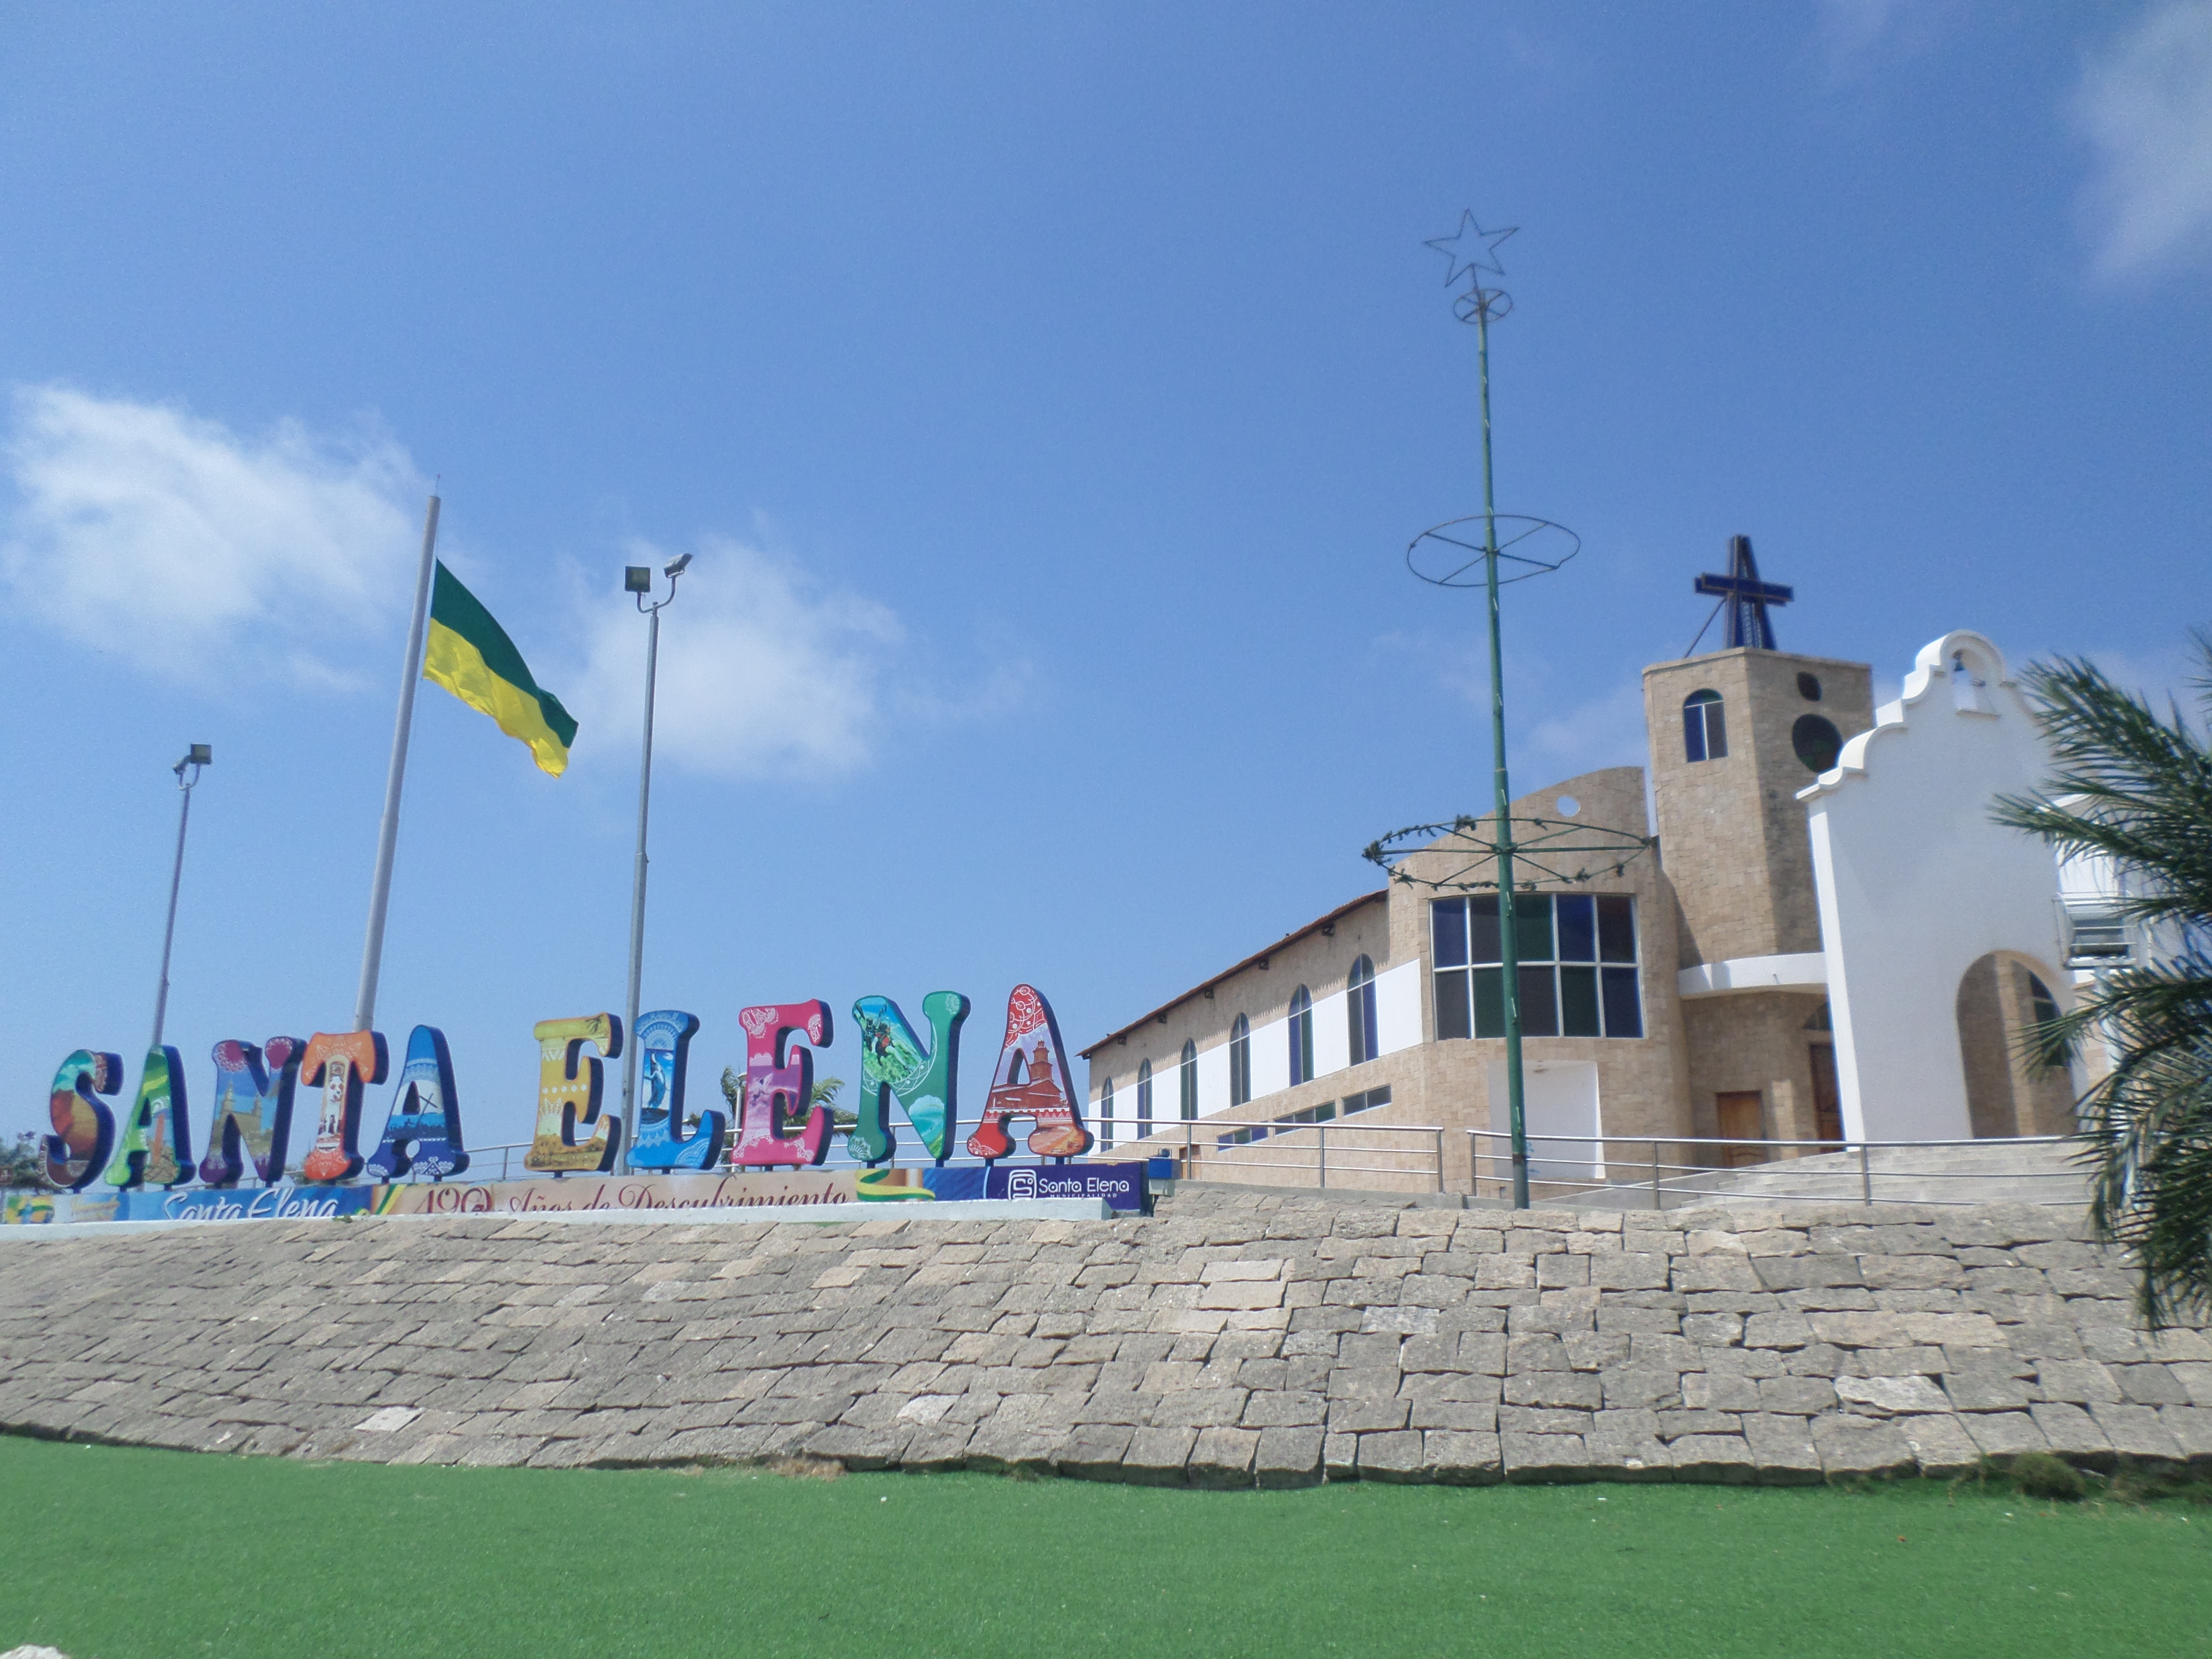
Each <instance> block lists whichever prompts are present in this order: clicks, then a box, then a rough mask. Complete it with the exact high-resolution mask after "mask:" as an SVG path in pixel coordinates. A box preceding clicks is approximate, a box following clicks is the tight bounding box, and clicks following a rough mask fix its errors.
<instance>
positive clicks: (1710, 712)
mask: <svg viewBox="0 0 2212 1659" xmlns="http://www.w3.org/2000/svg"><path fill="white" fill-rule="evenodd" d="M1682 752H1683V753H1684V754H1685V755H1686V756H1688V757H1690V758H1691V759H1692V760H1693V761H1705V760H1726V759H1727V758H1728V720H1727V717H1726V716H1725V715H1723V713H1722V712H1721V694H1720V693H1719V692H1717V691H1716V690H1712V689H1711V687H1707V688H1706V689H1705V690H1702V691H1692V692H1691V693H1690V695H1689V696H1686V697H1685V698H1683V699H1682Z"/></svg>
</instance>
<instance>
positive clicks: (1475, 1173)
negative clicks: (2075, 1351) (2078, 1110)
mask: <svg viewBox="0 0 2212 1659" xmlns="http://www.w3.org/2000/svg"><path fill="white" fill-rule="evenodd" d="M1466 1133H1467V1136H1468V1163H1469V1168H1470V1173H1471V1175H1472V1177H1473V1180H1474V1188H1475V1190H1476V1191H1477V1192H1480V1189H1481V1187H1482V1183H1483V1181H1484V1180H1485V1178H1486V1177H1485V1176H1484V1172H1483V1166H1484V1165H1485V1164H1489V1165H1490V1166H1491V1169H1492V1174H1491V1175H1490V1176H1489V1177H1488V1178H1489V1179H1490V1180H1492V1181H1493V1182H1497V1183H1498V1184H1499V1185H1500V1186H1503V1184H1504V1176H1502V1175H1500V1174H1498V1173H1497V1171H1498V1170H1499V1168H1500V1167H1501V1166H1502V1165H1503V1164H1504V1162H1505V1160H1506V1158H1507V1157H1508V1156H1509V1154H1507V1153H1504V1152H1496V1151H1486V1150H1485V1148H1484V1143H1485V1142H1504V1143H1507V1145H1508V1146H1510V1141H1511V1137H1510V1136H1509V1135H1506V1134H1504V1133H1501V1132H1499V1131H1498V1130H1495V1129H1469V1130H1468V1131H1466ZM1524 1139H1525V1140H1526V1141H1527V1143H1528V1145H1529V1146H1531V1147H1532V1148H1534V1147H1537V1146H1553V1147H1559V1148H1562V1149H1579V1150H1578V1151H1573V1150H1570V1151H1565V1152H1554V1153H1553V1154H1551V1155H1550V1156H1549V1157H1539V1158H1533V1159H1532V1160H1531V1162H1532V1164H1534V1165H1536V1170H1535V1178H1536V1182H1537V1184H1538V1185H1539V1186H1540V1187H1548V1188H1565V1189H1566V1192H1567V1193H1568V1194H1569V1195H1570V1196H1569V1199H1568V1201H1573V1200H1574V1199H1575V1198H1577V1197H1583V1198H1586V1197H1587V1196H1588V1195H1589V1194H1595V1193H1606V1192H1620V1191H1624V1190H1626V1189H1627V1188H1632V1187H1640V1188H1645V1189H1647V1190H1648V1191H1649V1193H1650V1207H1651V1208H1653V1209H1655V1210H1656V1209H1664V1208H1666V1207H1667V1202H1668V1198H1669V1196H1670V1195H1671V1196H1674V1197H1677V1198H1682V1199H1699V1200H1708V1201H1711V1200H1729V1199H1740V1200H1749V1201H1754V1202H1778V1201H1797V1202H1808V1203H1833V1202H1835V1201H1836V1200H1837V1199H1838V1198H1839V1197H1841V1196H1843V1194H1839V1193H1838V1192H1836V1191H1835V1190H1833V1189H1832V1185H1833V1182H1834V1180H1835V1179H1836V1178H1837V1177H1841V1178H1843V1179H1845V1180H1848V1179H1849V1178H1850V1176H1854V1175H1856V1176H1857V1187H1858V1199H1859V1201H1860V1202H1861V1203H1863V1204H1872V1203H1874V1202H1875V1191H1876V1182H1877V1181H1878V1180H1887V1181H1892V1182H1896V1181H1911V1182H1920V1183H1926V1184H1929V1185H1940V1184H1941V1183H1943V1182H1991V1181H2002V1182H2028V1183H2033V1182H2067V1183H2069V1187H2070V1188H2071V1190H2069V1192H2068V1193H2067V1194H2065V1195H2064V1196H2063V1197H2054V1198H2026V1197H2023V1198H2016V1199H2013V1200H2010V1201H2014V1202H2021V1203H2040V1204H2061V1203H2063V1204H2069V1205H2073V1204H2078V1203H2080V1202H2081V1190H2080V1188H2081V1182H2082V1178H2083V1177H2082V1175H2081V1171H2080V1170H2075V1169H2057V1170H2054V1169H2050V1168H2047V1167H2043V1168H2038V1167H2024V1166H2022V1165H2021V1164H2004V1163H1997V1164H1992V1165H1990V1166H1986V1167H1984V1168H1981V1169H1975V1170H1942V1169H1929V1168H1924V1167H1923V1168H1914V1167H1911V1156H1912V1155H1913V1154H1916V1153H1925V1152H1940V1151H1942V1150H1945V1149H1949V1148H1960V1147H1972V1148H1976V1149H1978V1150H1981V1151H1984V1152H1991V1153H1998V1154H2002V1152H2004V1151H2007V1150H2012V1151H2025V1150H2027V1149H2030V1148H2052V1147H2058V1146H2067V1145H2069V1144H2070V1145H2080V1144H2083V1143H2081V1142H2080V1141H2079V1139H2078V1138H2077V1137H2075V1136H2070V1135H2021V1136H2014V1137H2005V1138H2002V1139H1997V1138H1988V1139H1963V1140H1961V1139H1929V1140H1857V1141H1834V1140H1782V1139H1776V1140H1765V1139H1760V1140H1751V1139H1735V1138H1731V1137H1726V1136H1713V1135H1545V1134H1533V1135H1528V1136H1526V1137H1524ZM1706 1146H1716V1147H1725V1148H1728V1149H1729V1150H1730V1151H1732V1152H1745V1151H1747V1150H1752V1151H1763V1150H1765V1149H1767V1148H1780V1147H1808V1148H1813V1149H1815V1150H1814V1151H1812V1152H1808V1153H1804V1154H1801V1155H1799V1156H1796V1157H1786V1158H1772V1157H1761V1158H1752V1159H1749V1160H1747V1161H1745V1162H1743V1163H1740V1164H1720V1163H1717V1162H1714V1161H1711V1160H1706V1161H1702V1162H1698V1163H1674V1162H1671V1161H1669V1160H1668V1159H1665V1158H1662V1157H1661V1156H1660V1149H1661V1148H1662V1147H1667V1148H1670V1149H1671V1148H1692V1147H1706ZM1613 1147H1622V1148H1628V1149H1638V1150H1640V1152H1642V1154H1643V1155H1642V1156H1640V1157H1633V1158H1623V1157H1620V1156H1618V1155H1616V1154H1613V1153H1612V1152H1610V1151H1609V1150H1608V1149H1610V1148H1613ZM1878 1152H1887V1153H1893V1154H1904V1155H1905V1158H1903V1159H1900V1158H1896V1157H1891V1158H1881V1159H1877V1158H1876V1157H1875V1154H1876V1153H1878ZM1815 1160H1818V1162H1817V1163H1815ZM1577 1164H1578V1165H1580V1166H1582V1167H1583V1169H1585V1170H1588V1171H1589V1174H1586V1175H1580V1176H1577V1175H1575V1174H1573V1173H1571V1167H1572V1166H1575V1165H1577ZM1807 1164H1814V1167H1813V1168H1811V1169H1807V1168H1806V1167H1805V1166H1806V1165H1807ZM1547 1166H1548V1167H1547ZM1616 1166H1619V1167H1620V1168H1622V1169H1623V1170H1626V1169H1627V1168H1629V1167H1633V1168H1634V1169H1635V1170H1636V1174H1635V1175H1634V1176H1632V1177H1631V1178H1627V1179H1616V1178H1613V1169H1614V1168H1615V1167H1616ZM1793 1172H1794V1173H1796V1174H1797V1175H1799V1176H1802V1177H1804V1178H1806V1179H1805V1180H1802V1181H1801V1182H1798V1183H1796V1184H1811V1183H1818V1182H1820V1179H1821V1177H1824V1176H1826V1177H1828V1178H1829V1181H1830V1185H1831V1189H1830V1190H1827V1191H1822V1192H1797V1191H1784V1190H1777V1183H1778V1182H1779V1183H1788V1182H1789V1181H1790V1175H1791V1174H1792V1173H1793ZM1716 1183H1725V1184H1722V1185H1716ZM1902 1201H1905V1202H1911V1203H1919V1204H1972V1203H1984V1202H1988V1201H1990V1200H1988V1199H1987V1198H1986V1197H1982V1198H1975V1197H1966V1198H1958V1199H1945V1198H1936V1197H1934V1196H1931V1195H1929V1194H1926V1193H1925V1192H1921V1193H1917V1194H1914V1195H1913V1196H1911V1197H1910V1198H1908V1199H1905V1200H1902Z"/></svg>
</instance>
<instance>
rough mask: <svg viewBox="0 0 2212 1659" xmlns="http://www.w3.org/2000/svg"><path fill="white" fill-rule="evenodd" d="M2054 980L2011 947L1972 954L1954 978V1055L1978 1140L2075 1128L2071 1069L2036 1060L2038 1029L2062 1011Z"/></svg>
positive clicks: (2048, 973) (2056, 978)
mask: <svg viewBox="0 0 2212 1659" xmlns="http://www.w3.org/2000/svg"><path fill="white" fill-rule="evenodd" d="M2054 982H2057V983H2063V981H2061V980H2059V977H2058V975H2055V974H2053V973H2052V972H2051V969H2048V968H2045V967H2044V966H2043V965H2042V964H2041V963H2037V962H2034V961H2033V960H2031V959H2030V958H2028V957H2024V956H2021V955H2018V954H2016V953H2015V952H2013V951H1991V952H1990V953H1989V954H1988V955H1987V956H1984V957H1979V958H1978V959H1977V960H1976V961H1975V963H1973V965H1972V967H1970V968H1968V969H1966V973H1965V974H1964V975H1961V976H1960V981H1959V994H1958V1002H1957V1010H1956V1012H1957V1016H1958V1022H1959V1058H1960V1061H1961V1062H1962V1064H1963V1066H1964V1069H1965V1071H1966V1115H1967V1118H1968V1121H1970V1122H1972V1125H1973V1131H1974V1135H1975V1138H1976V1139H1987V1138H1990V1137H1998V1136H2010V1135H2060V1134H2071V1133H2073V1132H2074V1129H2075V1113H2074V1099H2075V1089H2074V1077H2073V1073H2072V1071H2071V1070H2070V1069H2069V1068H2068V1067H2067V1066H2045V1065H2044V1064H2042V1062H2041V1060H2040V1059H2039V1046H2040V1045H2039V1033H2040V1031H2041V1030H2042V1028H2043V1027H2044V1026H2045V1025H2046V1024H2048V1023H2049V1022H2051V1021H2052V1020H2054V1019H2056V1018H2058V1016H2059V1013H2060V1012H2061V1009H2060V1006H2059V1000H2058V994H2057V992H2056V991H2054V990H2053V989H2052V986H2053V984H2054Z"/></svg>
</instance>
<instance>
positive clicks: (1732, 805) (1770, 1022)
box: [1644, 536, 1874, 1139]
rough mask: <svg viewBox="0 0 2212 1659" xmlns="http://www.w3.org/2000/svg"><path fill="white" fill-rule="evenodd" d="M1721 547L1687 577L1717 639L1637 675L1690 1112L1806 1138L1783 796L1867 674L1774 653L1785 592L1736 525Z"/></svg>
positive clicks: (1813, 1080)
mask: <svg viewBox="0 0 2212 1659" xmlns="http://www.w3.org/2000/svg"><path fill="white" fill-rule="evenodd" d="M1696 591H1697V592H1699V593H1702V594H1705V595H1708V596H1711V597H1714V598H1716V599H1717V601H1718V602H1717V604H1716V605H1715V606H1714V609H1713V613H1712V615H1711V616H1710V617H1707V618H1706V627H1708V628H1710V627H1711V625H1712V623H1713V622H1714V621H1715V620H1716V619H1717V617H1719V616H1720V615H1721V614H1722V613H1723V611H1725V612H1726V613H1727V617H1728V626H1727V629H1726V634H1725V640H1726V643H1725V644H1724V645H1723V647H1722V648H1721V649H1719V650H1717V651H1710V652H1706V653H1704V654H1703V655H1696V654H1691V655H1686V656H1684V657H1682V658H1680V659H1678V660H1676V661H1674V662H1662V663H1654V664H1653V665H1651V666H1650V667H1648V668H1646V669H1645V670H1644V725H1645V729H1646V732H1647V733H1648V734H1649V741H1650V756H1651V784H1652V794H1653V797H1654V804H1655V805H1656V809H1657V818H1658V830H1659V856H1660V860H1661V863H1662V868H1663V869H1664V871H1665V873H1666V877H1667V880H1668V884H1669V885H1670V886H1671V887H1672V888H1673V890H1674V898H1675V904H1676V921H1677V926H1678V930H1679V935H1680V960H1681V964H1682V968H1683V970H1684V971H1683V973H1682V975H1681V978H1682V987H1681V989H1682V996H1683V1003H1682V1010H1683V1019H1684V1035H1685V1037H1686V1041H1687V1043H1688V1046H1689V1051H1690V1052H1689V1060H1690V1083H1691V1100H1692V1115H1693V1121H1695V1123H1696V1124H1697V1126H1698V1127H1697V1129H1696V1133H1698V1134H1699V1135H1708V1136H1709V1135H1723V1134H1724V1135H1737V1134H1740V1133H1741V1134H1742V1135H1744V1136H1746V1138H1760V1137H1764V1138H1767V1139H1817V1138H1820V1133H1821V1132H1820V1124H1819V1121H1818V1119H1819V1114H1818V1112H1817V1110H1816V1105H1817V1103H1818V1099H1819V1097H1821V1095H1822V1093H1823V1091H1821V1090H1820V1087H1819V1081H1818V1079H1817V1077H1816V1075H1815V1073H1816V1072H1817V1067H1818V1062H1819V1060H1820V1059H1822V1058H1823V1057H1824V1055H1823V1054H1812V1053H1810V1052H1809V1051H1808V1045H1809V1046H1817V1043H1814V1042H1812V1039H1810V1038H1808V1028H1809V1027H1810V1026H1812V1025H1814V1024H1817V1022H1818V1018H1819V1015H1820V1009H1821V1005H1822V1003H1823V1002H1824V1001H1825V1000H1826V988H1825V979H1824V977H1823V975H1824V969H1823V964H1822V963H1821V962H1820V958H1819V952H1820V949H1821V945H1820V908H1819V903H1818V901H1817V897H1816V895H1815V890H1814V882H1813V848H1812V840H1811V837H1810V836H1809V834H1808V830H1807V827H1806V817H1805V809H1804V806H1803V805H1802V803H1800V802H1799V801H1798V799H1796V796H1797V792H1798V791H1799V790H1800V789H1802V788H1803V787H1805V786H1806V785H1807V784H1808V783H1810V782H1812V781H1813V780H1814V778H1816V777H1817V776H1819V775H1820V774H1821V773H1822V772H1825V771H1826V770H1828V769H1830V768H1832V767H1833V766H1834V765H1835V763H1836V757H1837V751H1838V750H1840V749H1841V748H1842V747H1843V744H1844V741H1845V740H1846V739H1847V738H1851V737H1854V736H1856V735H1857V733H1859V732H1863V731H1865V730H1867V729H1868V728H1869V727H1870V726H1873V724H1874V688H1873V676H1872V672H1871V671H1870V670H1869V667H1868V665H1866V664H1864V663H1856V662H1844V661H1839V660H1838V659H1834V658H1829V657H1810V656H1801V655H1798V654H1797V653H1792V652H1785V651H1782V650H1779V649H1778V648H1777V647H1776V645H1775V638H1774V628H1773V623H1772V620H1771V617H1770V616H1769V614H1768V613H1769V611H1770V610H1771V609H1772V608H1776V607H1779V606H1781V605H1787V604H1789V603H1790V600H1791V599H1793V598H1794V597H1795V595H1794V594H1793V593H1792V592H1791V590H1790V588H1788V587H1786V586H1782V585H1780V584H1779V583H1775V582H1769V581H1765V580H1762V579H1761V578H1760V576H1759V568H1758V565H1757V563H1756V562H1755V561H1754V559H1753V554H1752V549H1751V540H1750V538H1748V537H1746V536H1737V537H1735V538H1732V539H1731V540H1730V542H1729V570H1728V572H1727V574H1723V575H1713V574H1707V575H1702V576H1699V578H1698V579H1697V583H1696ZM1704 635H1705V629H1699V640H1702V639H1703V637H1704ZM1698 643H1699V641H1692V642H1691V650H1692V653H1695V651H1696V649H1697V645H1698ZM1754 1096H1755V1097H1756V1103H1755V1105H1754V1103H1753V1097H1754ZM1731 1113H1733V1115H1734V1122H1735V1125H1736V1126H1737V1127H1729V1126H1728V1123H1727V1121H1725V1120H1727V1119H1729V1115H1730V1114H1731Z"/></svg>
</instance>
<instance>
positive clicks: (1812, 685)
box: [1797, 674, 1820, 702]
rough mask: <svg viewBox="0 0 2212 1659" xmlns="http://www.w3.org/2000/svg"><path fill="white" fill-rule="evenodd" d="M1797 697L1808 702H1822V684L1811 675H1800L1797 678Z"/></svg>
mask: <svg viewBox="0 0 2212 1659" xmlns="http://www.w3.org/2000/svg"><path fill="white" fill-rule="evenodd" d="M1797 695H1798V696H1801V697H1802V698H1804V699H1805V701H1806V702H1820V681H1819V680H1818V679H1816V678H1814V676H1812V675H1810V674H1800V675H1799V676H1798V677H1797Z"/></svg>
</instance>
